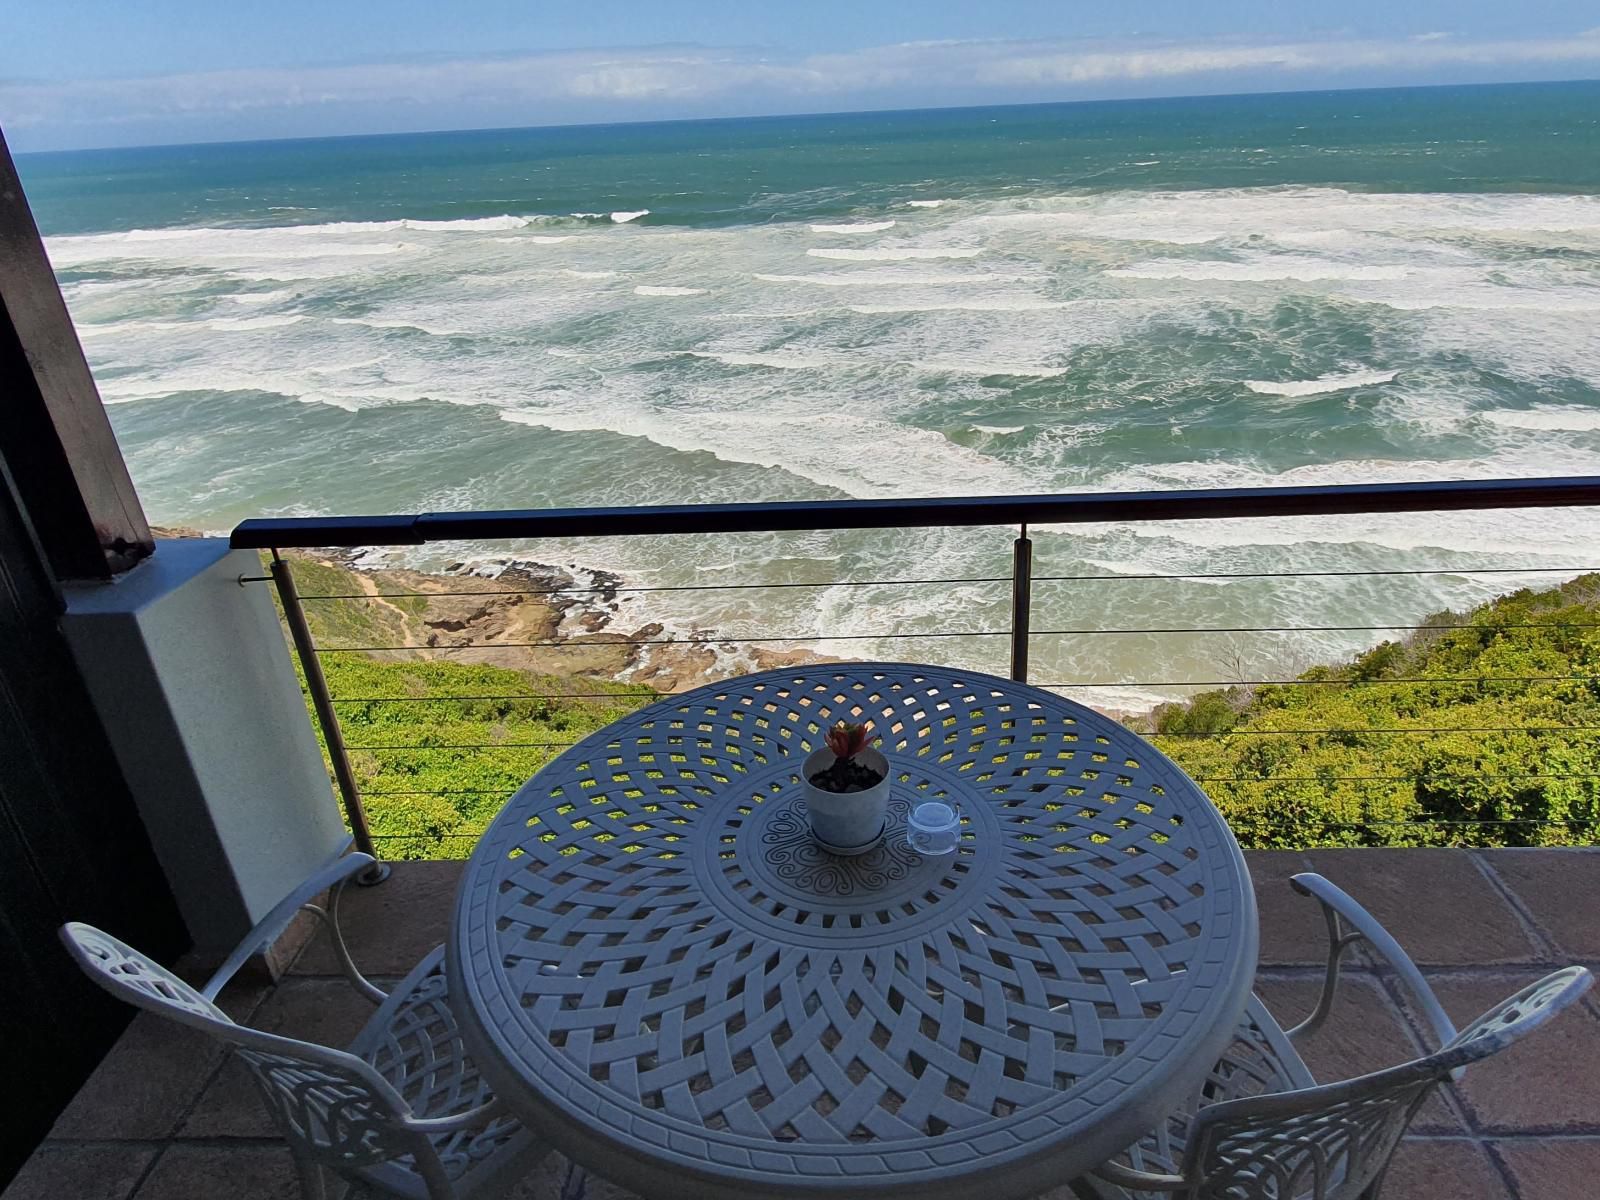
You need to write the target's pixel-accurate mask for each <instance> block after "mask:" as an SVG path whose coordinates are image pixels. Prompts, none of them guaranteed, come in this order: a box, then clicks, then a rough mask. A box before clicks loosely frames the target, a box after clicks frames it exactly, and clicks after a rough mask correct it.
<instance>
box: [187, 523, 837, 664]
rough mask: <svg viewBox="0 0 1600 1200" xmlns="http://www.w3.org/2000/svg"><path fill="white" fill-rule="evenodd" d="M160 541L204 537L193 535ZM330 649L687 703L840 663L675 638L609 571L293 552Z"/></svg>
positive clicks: (714, 640)
mask: <svg viewBox="0 0 1600 1200" xmlns="http://www.w3.org/2000/svg"><path fill="white" fill-rule="evenodd" d="M156 536H157V537H200V536H204V535H202V534H201V533H200V532H199V531H197V530H193V529H186V528H182V527H167V528H161V529H157V530H156ZM284 557H285V558H287V559H289V560H290V561H291V562H292V563H293V564H294V572H295V576H296V581H297V584H298V587H299V591H300V593H301V597H302V600H303V607H304V608H305V611H306V615H307V619H308V621H309V623H310V624H311V628H312V632H313V634H314V636H315V637H316V639H317V643H318V645H320V646H323V647H326V648H339V647H350V648H352V649H355V648H360V649H361V651H362V652H363V653H366V654H370V655H371V656H372V657H374V658H378V659H386V660H403V659H421V660H444V661H449V662H460V663H486V664H489V665H491V666H497V667H510V668H514V669H517V670H524V671H531V672H534V673H537V674H540V675H556V676H578V677H588V678H598V679H608V680H614V681H618V682H625V683H641V684H645V685H647V686H649V687H652V688H655V689H656V690H658V691H662V692H681V691H686V690H688V689H689V688H694V687H699V686H701V685H702V684H706V683H715V682H717V681H719V680H723V679H729V678H732V677H734V676H737V675H741V674H745V673H747V672H749V671H764V670H774V669H779V668H783V667H790V666H799V665H802V664H805V663H816V662H838V661H840V660H839V659H838V658H836V657H832V656H828V655H823V654H817V653H815V652H813V651H810V650H806V649H804V648H801V647H793V648H787V649H784V648H775V647H766V646H749V645H740V644H737V643H735V642H730V641H727V640H725V639H724V638H721V637H719V636H718V632H717V631H716V630H715V629H700V628H691V629H687V630H677V629H669V628H668V627H667V626H666V625H664V624H662V623H661V622H660V621H658V620H651V619H649V617H648V616H644V615H636V613H638V612H640V611H641V610H642V609H643V608H644V603H645V602H644V599H643V597H642V596H640V595H639V594H637V593H633V592H630V591H629V590H628V588H627V585H626V583H625V581H624V580H623V579H622V578H621V577H620V576H617V575H614V574H611V573H609V572H604V571H593V572H591V571H579V570H577V569H575V568H564V567H560V566H556V565H553V564H550V563H540V562H532V561H527V560H521V559H514V558H505V559H493V560H488V561H484V562H474V563H471V564H469V563H464V562H457V563H451V564H448V565H447V566H446V567H444V568H443V569H442V570H440V571H438V572H432V571H414V570H410V569H406V568H400V567H386V566H372V565H369V564H368V562H367V561H366V560H365V558H364V556H363V555H362V554H361V553H360V552H358V551H350V550H322V551H314V550H291V551H285V552H284Z"/></svg>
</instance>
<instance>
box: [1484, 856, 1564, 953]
mask: <svg viewBox="0 0 1600 1200" xmlns="http://www.w3.org/2000/svg"><path fill="white" fill-rule="evenodd" d="M1467 857H1468V858H1470V859H1471V860H1472V862H1473V865H1474V866H1476V867H1477V868H1478V872H1479V874H1481V875H1482V876H1483V878H1484V879H1485V881H1486V882H1487V883H1488V884H1489V886H1490V887H1491V888H1493V889H1494V890H1495V892H1496V894H1498V895H1499V897H1500V898H1501V899H1502V900H1504V901H1505V903H1506V907H1508V908H1509V909H1510V910H1511V914H1512V916H1514V917H1516V918H1517V922H1518V924H1520V925H1521V926H1522V931H1523V933H1525V934H1527V935H1529V938H1530V940H1531V941H1532V942H1533V943H1534V946H1535V948H1536V949H1537V950H1538V951H1539V961H1541V962H1557V961H1559V959H1560V956H1561V948H1560V946H1559V945H1558V944H1557V943H1556V940H1555V938H1554V937H1553V936H1552V935H1551V934H1550V932H1549V931H1548V930H1546V929H1545V928H1544V926H1542V925H1540V924H1539V921H1538V919H1537V918H1536V917H1535V916H1534V915H1533V910H1532V909H1530V908H1529V907H1528V906H1527V904H1526V902H1524V900H1523V899H1522V897H1521V896H1519V895H1517V893H1516V890H1515V889H1514V888H1513V887H1512V886H1511V885H1510V884H1509V883H1507V882H1506V881H1505V879H1504V878H1502V877H1501V875H1500V872H1498V871H1496V870H1495V869H1494V867H1493V865H1492V864H1491V863H1490V862H1489V859H1488V856H1487V855H1485V854H1484V853H1483V852H1482V851H1481V850H1469V851H1467Z"/></svg>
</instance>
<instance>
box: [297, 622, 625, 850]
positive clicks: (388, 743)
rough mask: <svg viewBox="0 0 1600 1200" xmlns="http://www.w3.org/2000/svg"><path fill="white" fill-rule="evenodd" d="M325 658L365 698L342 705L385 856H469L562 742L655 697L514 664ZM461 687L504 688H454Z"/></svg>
mask: <svg viewBox="0 0 1600 1200" xmlns="http://www.w3.org/2000/svg"><path fill="white" fill-rule="evenodd" d="M324 658H325V660H326V661H325V664H324V670H325V673H326V674H327V678H328V689H329V691H330V692H331V693H332V695H333V696H334V697H335V698H341V697H342V698H347V699H349V700H351V701H356V702H340V703H338V704H336V705H335V707H336V708H337V710H338V713H339V720H340V727H341V728H342V729H343V731H344V739H345V743H346V745H347V746H348V748H349V752H350V765H351V767H352V768H353V769H354V771H355V774H356V780H357V782H358V784H359V786H360V788H361V794H362V798H363V800H364V802H365V804H366V810H367V819H368V821H369V822H370V823H371V825H372V832H373V836H374V837H375V838H379V839H381V841H379V849H380V852H381V853H382V854H383V855H384V856H385V857H386V858H465V857H466V856H467V855H468V854H469V853H470V852H471V850H472V846H473V843H474V842H475V841H476V840H477V837H478V835H479V834H480V833H482V832H483V830H484V829H486V828H487V827H488V825H489V822H490V821H491V820H492V819H493V818H494V815H495V813H497V812H499V811H500V807H501V805H503V804H504V803H505V802H506V800H507V798H508V797H510V795H511V793H513V792H514V791H516V790H517V789H518V788H519V787H521V786H522V785H523V784H524V783H526V782H527V781H528V778H529V776H531V775H532V774H533V773H534V772H535V771H537V770H538V769H539V768H540V767H542V766H544V764H545V763H547V762H549V761H550V760H551V759H552V758H554V757H555V756H556V755H557V754H559V753H561V749H562V747H563V746H565V745H566V744H568V743H571V742H575V741H577V740H578V739H579V738H582V737H584V736H586V735H587V734H590V733H592V732H594V731H595V730H596V729H600V728H602V727H604V726H606V725H608V724H610V723H611V722H612V721H615V720H616V719H617V718H619V717H622V716H626V715H627V714H628V713H630V712H633V711H634V710H635V709H637V708H638V707H639V705H640V704H642V703H644V702H646V701H648V700H651V699H654V698H655V693H654V692H653V691H651V690H650V689H648V688H642V687H636V686H633V685H631V684H620V683H609V682H605V681H602V680H592V679H572V678H559V677H555V676H540V675H534V674H532V673H530V672H526V671H517V670H511V669H508V668H505V667H487V666H472V665H464V664H460V663H450V662H416V661H413V662H377V661H375V660H373V659H370V658H367V657H365V656H363V655H359V654H333V655H325V656H324ZM571 693H579V695H577V696H573V695H571ZM463 696H472V697H479V696H486V697H496V698H495V699H470V700H469V699H452V698H451V697H463ZM511 696H532V697H538V698H537V699H510V698H504V697H511Z"/></svg>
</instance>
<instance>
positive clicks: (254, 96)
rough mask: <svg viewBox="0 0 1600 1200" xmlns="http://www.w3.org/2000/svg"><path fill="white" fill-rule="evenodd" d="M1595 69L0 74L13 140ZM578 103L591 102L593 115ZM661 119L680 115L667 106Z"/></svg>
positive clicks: (1578, 48)
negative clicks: (321, 118)
mask: <svg viewBox="0 0 1600 1200" xmlns="http://www.w3.org/2000/svg"><path fill="white" fill-rule="evenodd" d="M1596 65H1600V30H1590V31H1588V32H1587V33H1584V34H1579V35H1577V36H1574V37H1569V38H1538V39H1523V40H1500V41H1469V40H1463V39H1462V38H1459V37H1456V36H1452V35H1448V34H1426V35H1422V36H1420V37H1407V38H1396V39H1387V40H1379V39H1354V38H1339V39H1329V40H1321V41H1312V40H1302V41H1266V40H1259V39H1247V38H1236V39H1216V40H1206V41H1196V42H1188V43H1178V42H1171V41H1156V40H1145V41H1137V42H1120V43H1107V42H1081V41H1036V42H1018V41H956V42H908V43H903V44H900V45H891V46H880V47H874V48H870V49H865V50H859V51H852V52H849V53H838V54H824V55H814V56H810V57H783V56H777V55H767V54H761V53H756V52H752V51H745V50H715V49H705V48H700V47H670V48H646V49H626V50H592V51H562V52H550V53H539V54H520V55H518V54H513V55H503V56H495V57H486V58H456V59H442V60H431V61H423V62H374V63H358V64H352V65H343V66H319V67H299V68H283V69H265V68H263V69H255V70H229V71H196V72H190V73H184V74H173V75H163V76H152V77H144V78H127V79H85V80H67V81H24V80H12V81H0V125H4V127H6V128H7V129H8V130H10V131H12V132H13V134H15V133H18V132H24V131H29V130H37V131H39V133H40V135H41V136H47V135H51V134H55V135H64V136H68V137H70V136H71V133H72V131H74V130H91V129H114V128H116V127H118V126H137V125H148V124H149V123H151V122H165V123H166V124H167V125H169V126H171V125H173V124H174V123H177V124H181V125H185V126H188V127H192V128H194V129H195V130H196V131H197V132H199V131H202V130H205V129H212V128H221V129H222V130H223V132H226V131H227V129H228V127H229V126H230V124H233V123H237V122H239V121H240V120H242V119H245V118H249V117H251V116H252V115H254V116H256V117H260V116H262V115H275V116H277V117H279V118H281V119H282V121H284V122H287V123H288V124H290V125H294V124H295V123H296V122H298V123H299V124H300V125H303V126H304V128H303V129H302V130H300V131H301V132H318V131H319V129H318V128H317V127H316V119H317V116H318V114H319V113H321V114H326V113H328V112H330V111H331V110H335V109H339V110H347V111H350V110H364V111H372V110H386V111H388V112H390V113H391V114H392V113H394V112H396V111H401V112H410V113H414V114H415V118H416V119H415V121H414V122H412V125H413V127H417V126H419V125H426V123H427V121H428V119H429V114H431V113H440V112H446V111H448V112H451V113H461V112H468V111H481V112H485V113H501V114H504V113H515V114H520V115H521V116H523V117H524V118H526V119H527V120H529V121H537V120H539V119H541V117H542V115H543V114H544V113H545V112H549V111H556V112H559V114H560V115H561V116H562V117H563V118H564V119H573V115H574V114H575V113H578V112H582V111H590V112H592V115H593V116H594V117H596V118H604V117H606V116H607V115H609V114H610V113H612V112H616V111H621V110H624V109H629V106H632V108H631V109H630V111H633V110H637V109H638V108H639V106H641V105H679V106H688V107H691V108H692V107H693V106H696V105H699V106H706V105H708V104H716V103H720V104H721V105H722V106H723V107H724V108H726V109H728V110H733V109H739V110H741V111H759V110H760V109H761V108H762V107H763V106H775V107H781V106H783V105H785V104H789V105H801V106H806V105H810V106H814V107H826V106H827V104H828V102H829V100H830V98H838V99H839V100H840V101H841V102H845V101H847V100H848V99H849V98H851V97H859V96H862V95H873V96H879V97H884V98H889V99H892V97H893V96H894V94H895V93H897V92H903V93H907V94H915V95H917V97H918V98H919V99H921V98H922V97H924V96H926V94H928V93H929V92H930V90H934V89H940V90H943V91H946V92H949V93H950V94H952V95H956V94H959V95H961V96H963V97H965V98H968V99H971V98H981V97H982V96H984V95H986V94H992V95H994V96H995V97H996V98H1010V97H1012V96H1014V95H1016V94H1017V93H1019V92H1026V93H1041V92H1049V91H1051V90H1052V89H1055V90H1059V91H1062V92H1068V93H1075V94H1081V93H1083V92H1085V91H1090V92H1092V91H1093V90H1094V89H1096V88H1102V89H1113V88H1116V89H1127V88H1129V87H1136V86H1137V85H1140V84H1150V85H1151V86H1167V85H1168V81H1186V80H1192V81H1194V83H1195V86H1197V87H1214V86H1217V85H1218V84H1219V83H1220V82H1222V81H1225V80H1226V79H1227V78H1228V77H1229V76H1233V75H1238V76H1249V77H1252V78H1256V79H1260V78H1263V77H1264V78H1267V79H1274V78H1276V79H1280V80H1281V81H1282V83H1283V84H1284V86H1293V83H1294V79H1295V78H1296V77H1307V78H1309V77H1317V78H1318V79H1326V78H1328V77H1335V76H1339V75H1351V76H1355V75H1360V74H1362V73H1373V72H1388V73H1390V74H1393V75H1397V76H1404V75H1406V73H1408V72H1410V73H1427V72H1434V73H1437V72H1440V71H1442V70H1449V69H1451V68H1462V69H1469V68H1470V69H1474V70H1481V69H1485V68H1489V69H1503V70H1505V71H1507V72H1510V73H1515V72H1517V71H1519V70H1525V69H1530V68H1536V67H1537V68H1548V69H1560V70H1572V71H1583V70H1588V69H1593V68H1594V67H1595V66H1596ZM585 106H588V108H587V109H585ZM655 115H662V116H667V115H675V114H674V113H672V112H668V111H661V112H659V113H656V114H655Z"/></svg>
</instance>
